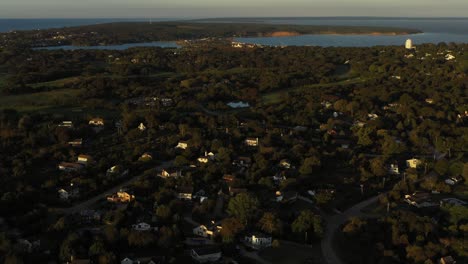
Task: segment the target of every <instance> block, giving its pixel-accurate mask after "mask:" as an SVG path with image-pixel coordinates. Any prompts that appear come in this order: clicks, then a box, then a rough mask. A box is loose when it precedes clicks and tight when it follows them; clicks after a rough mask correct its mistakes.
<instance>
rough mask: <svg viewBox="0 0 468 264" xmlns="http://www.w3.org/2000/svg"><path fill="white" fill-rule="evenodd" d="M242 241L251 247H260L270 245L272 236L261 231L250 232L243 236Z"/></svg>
mask: <svg viewBox="0 0 468 264" xmlns="http://www.w3.org/2000/svg"><path fill="white" fill-rule="evenodd" d="M244 242H245V244H246V245H247V246H249V247H251V248H254V249H262V248H266V247H271V242H272V237H271V236H270V235H265V234H262V233H252V234H248V235H246V236H245V238H244Z"/></svg>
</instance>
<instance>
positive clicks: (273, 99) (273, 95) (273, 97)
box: [262, 77, 366, 105]
mask: <svg viewBox="0 0 468 264" xmlns="http://www.w3.org/2000/svg"><path fill="white" fill-rule="evenodd" d="M364 81H366V80H365V79H361V78H360V77H356V78H352V79H346V80H342V81H338V82H333V83H324V84H322V83H318V84H312V85H306V86H300V87H294V88H286V89H282V90H278V91H274V92H270V93H266V94H264V95H263V96H262V102H263V103H264V104H267V105H268V104H276V103H279V102H281V101H283V100H284V99H285V98H287V97H288V93H290V92H301V91H306V90H308V89H313V88H326V87H331V86H337V85H338V86H339V85H349V84H356V83H362V82H364Z"/></svg>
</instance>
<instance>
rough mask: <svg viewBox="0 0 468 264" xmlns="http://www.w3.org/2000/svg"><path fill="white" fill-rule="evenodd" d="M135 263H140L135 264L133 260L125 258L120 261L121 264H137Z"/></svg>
mask: <svg viewBox="0 0 468 264" xmlns="http://www.w3.org/2000/svg"><path fill="white" fill-rule="evenodd" d="M135 263H138V262H134V261H133V260H131V259H129V258H124V259H123V260H122V261H120V264H135Z"/></svg>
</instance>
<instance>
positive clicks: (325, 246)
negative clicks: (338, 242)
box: [321, 196, 379, 264]
mask: <svg viewBox="0 0 468 264" xmlns="http://www.w3.org/2000/svg"><path fill="white" fill-rule="evenodd" d="M378 198H379V196H374V197H372V198H369V199H367V200H365V201H362V202H360V203H358V204H356V205H354V206H353V207H351V208H349V209H348V210H346V211H344V212H343V213H341V214H337V215H334V216H331V217H329V218H328V219H326V220H327V227H326V229H325V237H324V238H323V239H322V242H321V247H322V254H323V257H324V258H325V260H326V262H327V263H328V264H345V263H344V262H343V261H342V260H341V259H340V258H339V257H338V255H337V254H336V252H335V250H334V248H333V238H334V237H335V234H336V232H337V230H338V229H339V228H340V227H341V226H342V225H343V224H344V223H345V222H346V221H347V220H348V219H349V218H351V217H357V216H363V215H364V213H362V212H361V210H362V209H363V208H365V207H367V206H369V205H370V204H372V203H375V202H377V200H378Z"/></svg>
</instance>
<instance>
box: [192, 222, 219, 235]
mask: <svg viewBox="0 0 468 264" xmlns="http://www.w3.org/2000/svg"><path fill="white" fill-rule="evenodd" d="M221 229H222V227H221V226H219V225H215V224H212V225H210V226H206V225H199V226H197V227H195V228H194V229H193V234H194V235H197V236H201V237H206V238H213V237H215V236H216V235H217V234H219V232H221Z"/></svg>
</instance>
